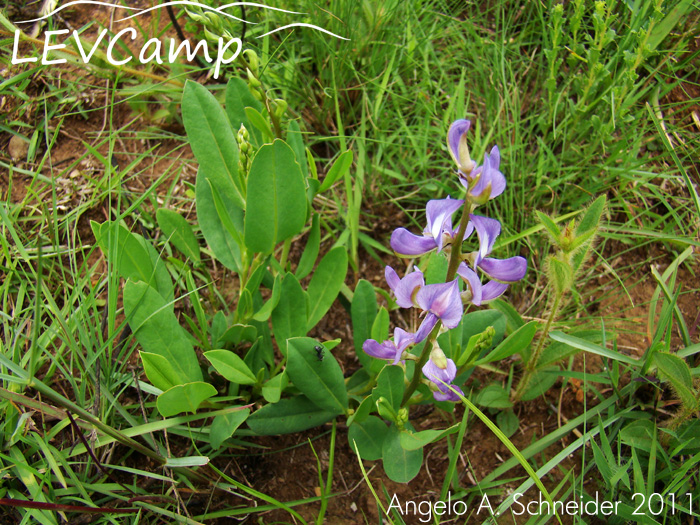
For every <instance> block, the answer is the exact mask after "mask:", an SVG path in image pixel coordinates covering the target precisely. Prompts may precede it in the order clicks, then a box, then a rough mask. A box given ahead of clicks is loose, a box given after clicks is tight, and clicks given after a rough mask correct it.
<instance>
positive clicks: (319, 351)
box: [314, 345, 323, 361]
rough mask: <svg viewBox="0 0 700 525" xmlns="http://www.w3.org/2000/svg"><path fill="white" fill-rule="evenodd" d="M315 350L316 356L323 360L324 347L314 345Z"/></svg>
mask: <svg viewBox="0 0 700 525" xmlns="http://www.w3.org/2000/svg"><path fill="white" fill-rule="evenodd" d="M314 351H315V352H316V357H317V358H318V360H319V361H323V347H322V346H321V345H316V346H314Z"/></svg>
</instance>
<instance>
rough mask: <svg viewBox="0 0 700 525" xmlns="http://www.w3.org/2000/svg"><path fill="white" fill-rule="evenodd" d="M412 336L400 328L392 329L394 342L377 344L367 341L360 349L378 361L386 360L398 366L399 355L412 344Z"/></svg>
mask: <svg viewBox="0 0 700 525" xmlns="http://www.w3.org/2000/svg"><path fill="white" fill-rule="evenodd" d="M414 342H415V341H414V338H413V334H409V333H408V332H406V331H405V330H402V329H401V328H395V329H394V340H393V341H391V340H388V339H387V340H386V341H384V342H383V343H381V344H380V343H378V342H377V341H375V340H374V339H367V341H365V342H364V343H363V344H362V349H363V350H364V351H365V353H366V354H368V355H371V356H372V357H377V358H379V359H388V360H389V361H392V364H394V365H395V364H398V362H399V361H401V355H402V354H403V352H404V350H406V348H408V347H409V346H410V345H412V344H414Z"/></svg>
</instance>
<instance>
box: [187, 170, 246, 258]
mask: <svg viewBox="0 0 700 525" xmlns="http://www.w3.org/2000/svg"><path fill="white" fill-rule="evenodd" d="M212 188H214V185H213V184H212V183H210V181H209V180H208V179H207V177H206V176H205V175H204V174H203V172H202V170H201V169H200V170H199V171H198V172H197V181H196V186H195V192H196V206H197V221H198V222H199V227H200V228H201V229H202V234H203V235H204V239H205V240H206V241H207V244H208V245H209V247H210V248H211V251H212V252H214V256H215V257H216V258H217V260H218V261H219V262H221V264H223V265H224V266H225V267H226V268H228V269H229V270H233V271H234V272H238V269H239V268H240V267H241V246H240V245H239V243H238V242H237V240H236V237H235V236H232V235H231V234H230V233H229V229H228V228H227V227H226V226H225V225H224V221H222V219H221V217H220V216H219V212H221V215H222V216H224V218H225V219H226V222H227V223H232V224H234V225H239V230H240V231H243V211H242V209H241V208H240V207H238V206H236V205H235V203H234V201H233V200H231V199H229V198H227V197H226V196H225V195H223V194H221V193H220V194H219V196H218V197H219V198H218V199H217V200H216V202H215V200H214V195H213V192H212ZM217 202H218V203H219V206H217ZM238 237H240V235H238Z"/></svg>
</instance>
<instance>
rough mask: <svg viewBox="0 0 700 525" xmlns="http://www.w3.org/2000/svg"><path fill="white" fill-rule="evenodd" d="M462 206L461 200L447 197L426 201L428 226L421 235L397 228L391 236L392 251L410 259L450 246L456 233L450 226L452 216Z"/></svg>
mask: <svg viewBox="0 0 700 525" xmlns="http://www.w3.org/2000/svg"><path fill="white" fill-rule="evenodd" d="M463 204H464V201H463V200H460V199H451V198H449V197H447V198H446V199H436V200H431V201H428V204H427V206H426V207H425V215H426V218H427V221H428V225H427V226H426V227H425V229H424V230H423V235H415V234H413V233H411V232H409V231H408V230H407V229H406V228H397V229H396V230H394V233H392V234H391V247H392V249H393V250H394V251H395V252H396V253H397V254H399V255H407V256H411V257H412V256H415V255H423V254H425V253H428V252H431V251H433V250H435V249H436V248H437V251H438V252H440V251H442V249H443V248H444V247H445V246H446V245H449V244H452V239H453V238H454V236H455V233H456V230H455V229H454V228H453V226H452V215H454V212H456V211H457V210H458V209H460V208H461V207H462V205H463ZM469 233H471V231H470V232H469Z"/></svg>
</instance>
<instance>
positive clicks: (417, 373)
mask: <svg viewBox="0 0 700 525" xmlns="http://www.w3.org/2000/svg"><path fill="white" fill-rule="evenodd" d="M441 326H442V321H440V320H438V322H437V324H436V325H435V327H434V328H433V329H432V331H431V332H430V334H429V335H428V337H427V338H426V339H425V346H424V347H423V353H422V354H421V355H420V359H419V360H418V362H417V363H416V367H415V368H414V369H413V378H411V382H410V383H409V384H408V388H407V389H406V391H405V392H404V394H403V399H402V400H401V407H402V408H403V407H404V406H405V405H406V403H407V402H408V400H409V399H411V396H412V395H413V392H415V391H416V388H418V385H419V383H420V380H421V370H422V368H423V366H425V363H427V362H428V358H429V357H430V351H431V350H432V349H433V342H434V341H435V338H436V337H437V334H439V333H440V327H441Z"/></svg>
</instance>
